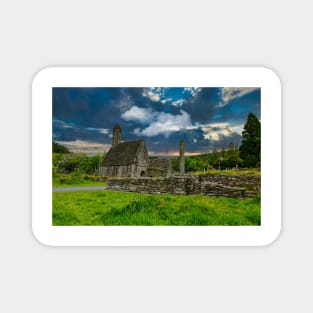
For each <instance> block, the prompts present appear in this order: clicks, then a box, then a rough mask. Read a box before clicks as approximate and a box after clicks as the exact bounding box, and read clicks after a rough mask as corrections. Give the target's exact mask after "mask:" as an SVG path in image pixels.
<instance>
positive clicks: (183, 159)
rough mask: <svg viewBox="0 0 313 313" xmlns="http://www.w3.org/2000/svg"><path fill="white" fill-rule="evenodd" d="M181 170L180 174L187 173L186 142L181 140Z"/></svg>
mask: <svg viewBox="0 0 313 313" xmlns="http://www.w3.org/2000/svg"><path fill="white" fill-rule="evenodd" d="M179 172H180V175H183V174H185V142H184V140H181V141H180V143H179Z"/></svg>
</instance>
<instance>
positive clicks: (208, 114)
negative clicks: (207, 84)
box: [182, 88, 220, 122]
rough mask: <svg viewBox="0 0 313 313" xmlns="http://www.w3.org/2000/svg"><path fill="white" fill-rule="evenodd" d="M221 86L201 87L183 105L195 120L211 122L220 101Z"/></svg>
mask: <svg viewBox="0 0 313 313" xmlns="http://www.w3.org/2000/svg"><path fill="white" fill-rule="evenodd" d="M219 97H220V88H201V90H200V91H199V92H197V93H196V94H195V95H194V96H193V97H191V98H189V99H188V100H187V101H186V102H184V104H183V105H182V109H183V110H185V111H186V112H187V113H189V114H190V116H191V120H192V121H193V122H209V121H210V120H211V119H212V117H213V115H214V112H215V110H216V107H217V105H218V103H219V101H220V100H219Z"/></svg>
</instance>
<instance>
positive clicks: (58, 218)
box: [53, 191, 261, 226]
mask: <svg viewBox="0 0 313 313" xmlns="http://www.w3.org/2000/svg"><path fill="white" fill-rule="evenodd" d="M260 224H261V208H260V198H259V197H256V198H253V199H247V200H238V199H230V198H213V197H208V196H202V195H192V196H173V195H144V194H136V193H123V192H114V191H79V192H66V193H54V194H53V225H181V226H187V225H190V226H191V225H194V226H195V225H233V226H235V225H260Z"/></svg>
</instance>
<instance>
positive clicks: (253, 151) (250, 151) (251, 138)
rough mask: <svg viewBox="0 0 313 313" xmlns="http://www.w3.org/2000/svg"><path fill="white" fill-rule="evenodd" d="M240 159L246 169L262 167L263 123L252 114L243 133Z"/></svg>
mask: <svg viewBox="0 0 313 313" xmlns="http://www.w3.org/2000/svg"><path fill="white" fill-rule="evenodd" d="M239 151H240V158H241V159H242V160H243V165H244V166H246V167H259V166H260V165H261V123H260V121H259V120H258V118H257V117H256V116H255V115H254V114H252V113H250V114H249V115H248V119H247V122H246V124H245V125H244V128H243V132H242V144H241V146H240V148H239Z"/></svg>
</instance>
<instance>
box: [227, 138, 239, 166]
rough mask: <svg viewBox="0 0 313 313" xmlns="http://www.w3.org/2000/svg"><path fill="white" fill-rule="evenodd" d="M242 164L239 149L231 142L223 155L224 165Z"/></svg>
mask: <svg viewBox="0 0 313 313" xmlns="http://www.w3.org/2000/svg"><path fill="white" fill-rule="evenodd" d="M241 165H242V159H241V158H240V151H239V149H238V148H237V147H236V146H235V145H234V144H233V143H232V142H231V143H229V145H228V147H227V152H226V156H225V166H226V167H227V168H234V167H240V166H241Z"/></svg>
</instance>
